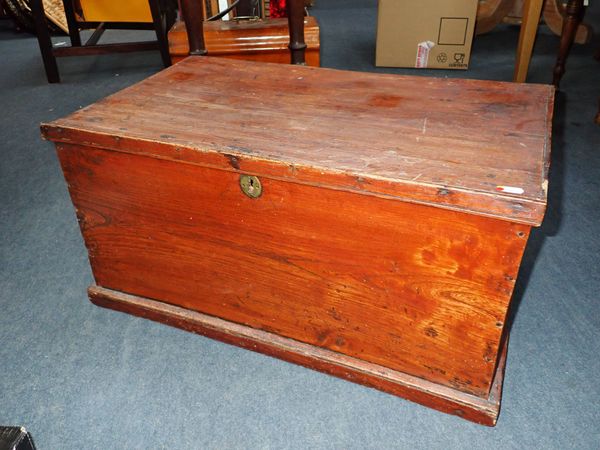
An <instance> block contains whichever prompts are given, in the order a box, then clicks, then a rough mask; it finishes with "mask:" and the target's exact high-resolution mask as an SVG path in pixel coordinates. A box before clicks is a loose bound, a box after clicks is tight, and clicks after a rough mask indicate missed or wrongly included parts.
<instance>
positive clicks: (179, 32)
mask: <svg viewBox="0 0 600 450" xmlns="http://www.w3.org/2000/svg"><path fill="white" fill-rule="evenodd" d="M304 38H305V41H306V44H307V46H308V47H307V49H306V63H307V64H308V65H309V66H314V67H318V66H319V64H320V58H319V56H320V36H319V24H318V23H317V19H315V18H314V17H312V16H310V17H305V20H304ZM204 40H205V44H206V49H207V51H208V54H209V55H211V56H226V57H228V58H239V59H249V60H251V61H264V62H272V63H280V64H289V63H290V50H289V48H288V45H289V43H290V35H289V31H288V23H287V19H269V20H256V21H254V20H251V21H236V20H228V21H213V22H204ZM169 52H170V53H171V59H172V60H173V63H176V62H179V61H181V60H182V59H184V58H186V57H187V56H188V54H189V44H188V40H187V32H186V29H185V23H184V22H183V21H178V22H176V23H175V25H173V27H172V28H171V30H170V31H169Z"/></svg>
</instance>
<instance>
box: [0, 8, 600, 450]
mask: <svg viewBox="0 0 600 450" xmlns="http://www.w3.org/2000/svg"><path fill="white" fill-rule="evenodd" d="M316 3H317V6H316V8H314V14H315V15H316V16H317V17H318V19H319V20H320V23H321V26H322V63H323V66H325V67H336V68H344V69H351V70H362V71H376V70H377V69H375V68H374V67H373V60H374V40H375V22H376V3H375V1H374V0H368V1H367V0H365V1H358V0H355V1H342V0H317V2H316ZM592 4H593V5H592V7H591V8H590V10H589V12H588V21H590V22H591V23H593V24H594V25H596V28H597V30H600V20H599V19H600V5H599V4H598V2H592ZM122 36H123V35H119V34H113V35H112V38H113V39H118V38H121V37H122ZM517 36H518V30H517V29H516V28H512V27H507V26H503V27H500V28H498V29H496V30H495V31H493V32H492V33H489V34H487V35H484V36H480V37H477V38H476V40H475V42H474V48H473V55H472V62H471V67H470V69H469V70H468V71H466V72H460V71H455V72H453V71H422V72H414V71H412V70H392V69H386V70H385V71H388V72H397V73H413V74H417V75H423V76H441V77H469V78H480V79H494V80H510V79H511V76H512V70H513V69H512V67H513V64H514V51H515V47H516V42H517ZM109 38H111V36H109ZM61 39H62V38H57V40H61ZM62 40H64V39H62ZM557 45H558V38H557V37H556V36H553V35H552V34H551V33H550V32H549V31H548V30H547V29H542V30H541V32H540V35H539V38H538V41H537V44H536V47H535V55H534V58H533V61H532V67H531V70H530V76H529V80H530V81H531V82H539V83H547V82H549V81H550V80H551V71H552V66H553V63H554V58H555V54H556V48H557ZM598 48H600V41H599V40H598V39H597V38H596V39H595V40H594V42H593V43H592V44H591V45H586V46H576V47H575V48H574V49H573V52H572V56H571V58H570V60H569V64H568V71H567V74H566V75H565V77H564V82H563V86H562V88H563V91H562V92H561V93H560V94H559V97H558V101H557V109H556V117H555V122H554V138H553V155H552V169H551V180H550V198H549V207H548V212H547V215H546V220H545V222H544V225H543V226H542V227H541V228H540V229H537V230H536V231H535V232H534V233H533V236H532V238H531V241H530V243H529V247H528V250H527V254H526V258H525V263H524V267H523V270H522V273H521V277H520V279H519V282H518V288H517V291H516V293H515V302H516V305H517V307H516V308H515V314H514V321H513V324H512V338H511V343H510V348H509V354H508V363H507V370H506V381H505V385H504V400H503V407H502V413H501V415H500V419H499V422H498V425H497V426H496V428H491V429H490V428H486V427H482V426H478V425H475V424H472V423H469V422H466V421H463V420H461V419H459V418H456V417H451V416H447V415H444V414H441V413H438V412H435V411H432V410H429V409H427V408H424V407H421V406H418V405H416V404H413V403H410V402H408V401H404V400H402V399H400V398H396V397H393V396H390V395H386V394H384V393H381V392H378V391H376V390H373V389H368V388H365V387H361V386H358V385H354V384H352V383H348V382H345V381H341V380H338V379H335V378H332V377H329V376H326V375H322V374H320V373H317V372H314V371H311V370H308V369H304V368H301V367H297V366H294V365H292V364H288V363H284V362H281V361H278V360H275V359H272V358H269V357H266V356H262V355H259V354H255V353H251V352H248V351H244V350H241V349H238V348H235V347H232V346H228V345H225V344H221V343H219V342H215V341H212V340H209V339H205V338H203V337H199V336H196V335H193V334H189V333H186V332H183V331H180V330H177V329H174V328H169V327H167V326H163V325H160V324H156V323H153V322H149V321H145V320H142V319H138V318H134V317H131V316H127V315H125V314H120V313H116V312H113V311H109V310H105V309H102V308H98V307H95V306H93V305H92V304H90V303H89V302H88V301H87V299H86V287H87V286H88V285H89V284H90V283H91V282H92V275H91V272H90V269H89V265H88V261H87V257H86V252H85V249H84V246H83V242H82V240H81V237H80V234H79V230H78V227H77V222H76V219H75V214H74V211H73V208H72V206H71V204H70V201H69V197H68V193H67V190H66V186H65V182H64V180H63V178H62V174H61V171H60V168H59V165H58V162H57V159H56V156H55V154H54V151H53V147H52V145H51V144H50V143H48V142H43V141H42V140H41V139H40V133H39V128H38V126H39V123H40V122H42V121H48V120H51V119H54V118H58V117H60V116H64V115H66V114H68V113H70V112H72V111H74V110H76V109H78V108H80V107H82V106H84V105H88V104H90V103H92V102H94V101H95V100H97V99H100V98H102V97H105V96H106V95H108V94H111V93H113V92H115V91H117V90H119V89H121V88H123V87H125V86H128V85H131V84H132V83H134V82H136V81H138V80H142V79H144V78H145V77H147V76H148V75H150V74H152V73H155V72H157V71H158V70H160V69H161V65H160V58H159V56H158V54H157V53H156V54H155V53H139V54H131V55H126V56H124V55H111V56H101V57H100V56H98V57H86V58H71V59H62V60H60V62H59V65H60V70H61V73H62V77H63V83H62V84H60V85H48V84H46V81H45V77H44V73H43V69H42V64H41V59H40V55H39V51H38V48H37V43H36V41H35V39H34V38H32V37H31V36H28V35H25V34H17V33H14V32H13V31H12V27H11V26H10V24H8V23H7V22H5V21H0V105H1V112H0V114H1V116H0V424H19V425H25V426H27V427H28V428H29V429H30V430H31V432H32V433H33V436H34V439H35V440H36V442H37V444H38V447H39V448H40V449H41V450H45V449H111V448H127V449H129V448H131V449H138V448H139V449H153V448H173V449H188V448H189V449H196V448H198V449H199V448H211V449H228V448H234V449H237V448H242V449H244V448H276V449H279V448H294V449H296V448H297V449H305V448H335V449H364V448H381V449H387V448H400V449H402V448H407V449H413V448H419V449H420V448H427V449H429V448H439V449H455V448H456V449H464V448H473V449H487V448H518V449H521V448H525V449H538V448H554V449H569V448H573V449H598V448H600V387H599V381H598V374H599V373H600V303H599V302H600V294H599V292H600V271H599V270H598V266H599V262H600V257H599V254H600V238H599V236H600V198H599V193H600V182H599V179H600V127H599V126H596V125H594V124H593V123H592V117H593V115H594V113H595V109H596V106H597V104H596V100H597V98H598V96H600V63H598V62H596V61H595V60H594V59H593V58H592V54H593V51H594V50H596V49H598Z"/></svg>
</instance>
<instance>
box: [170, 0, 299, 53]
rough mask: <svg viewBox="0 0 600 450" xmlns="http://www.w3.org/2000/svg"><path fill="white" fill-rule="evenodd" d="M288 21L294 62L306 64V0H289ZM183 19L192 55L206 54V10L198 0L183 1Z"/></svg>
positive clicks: (290, 46)
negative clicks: (204, 23)
mask: <svg viewBox="0 0 600 450" xmlns="http://www.w3.org/2000/svg"><path fill="white" fill-rule="evenodd" d="M286 6H287V9H288V23H289V29H290V45H289V48H290V52H291V63H292V64H302V65H305V64H306V59H305V50H306V43H305V42H304V0H288V2H287V5H286ZM181 8H182V11H181V12H182V15H183V20H184V21H185V26H186V29H187V31H188V41H189V44H190V55H196V56H201V55H206V54H207V51H206V45H205V43H204V27H203V22H204V11H203V8H202V3H201V2H200V1H198V0H182V1H181Z"/></svg>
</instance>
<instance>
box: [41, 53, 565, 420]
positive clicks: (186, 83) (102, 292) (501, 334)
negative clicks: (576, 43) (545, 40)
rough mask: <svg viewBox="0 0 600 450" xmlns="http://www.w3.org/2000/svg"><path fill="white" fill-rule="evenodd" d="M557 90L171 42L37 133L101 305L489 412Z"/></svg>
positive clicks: (538, 211) (449, 405)
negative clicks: (73, 217)
mask: <svg viewBox="0 0 600 450" xmlns="http://www.w3.org/2000/svg"><path fill="white" fill-rule="evenodd" d="M553 92H554V90H553V88H552V87H549V86H535V85H533V86H532V85H516V84H511V83H497V82H485V81H472V80H447V79H445V80H443V79H431V78H418V77H401V76H391V75H376V74H365V73H352V72H343V71H335V70H326V69H315V68H310V67H299V66H289V65H277V64H260V63H253V62H248V61H236V60H228V59H224V58H212V57H202V58H187V59H185V60H183V61H182V62H181V63H179V64H177V65H176V66H175V67H173V68H170V69H167V70H165V71H163V72H161V73H159V74H157V75H155V76H153V77H151V78H149V79H147V80H145V81H143V82H142V83H139V84H138V85H135V86H133V87H131V88H128V89H126V90H124V91H122V92H120V93H118V94H115V95H114V96H111V97H109V98H107V99H105V100H103V101H101V102H99V103H97V104H95V105H92V106H90V107H87V108H84V109H82V110H80V111H78V112H76V113H74V114H72V115H71V116H69V117H67V118H64V119H60V120H58V121H55V122H53V123H51V124H46V125H43V127H42V129H43V133H44V135H45V136H46V137H47V138H49V139H51V140H53V141H55V142H56V144H57V149H58V155H59V158H60V162H61V165H62V168H63V171H64V174H65V178H66V180H67V182H68V185H69V192H70V194H71V198H72V200H73V203H74V205H75V208H76V211H77V217H78V219H79V221H80V226H81V230H82V234H83V237H84V240H85V243H86V246H87V248H88V251H89V256H90V262H91V265H92V270H93V274H94V277H95V280H96V284H97V285H98V286H99V287H98V288H93V289H92V290H91V291H90V292H91V296H92V298H93V300H94V301H95V302H96V303H99V304H103V305H104V306H109V307H112V308H115V309H121V310H124V311H129V312H132V313H134V314H139V315H144V316H149V317H151V318H154V319H155V320H161V321H166V322H169V323H173V324H175V325H176V326H180V327H182V328H186V329H192V330H194V331H199V332H202V333H204V334H207V335H213V336H214V337H217V338H219V339H222V340H225V341H227V342H232V343H235V344H237V345H243V346H247V345H255V346H256V347H255V348H256V349H257V350H259V351H263V352H265V353H268V354H272V355H275V356H278V357H282V358H284V359H287V360H290V361H294V362H298V363H301V364H305V365H308V366H310V367H314V368H317V369H318V370H323V371H325V372H328V373H333V374H335V375H337V376H342V377H346V378H354V379H355V380H356V381H358V382H360V383H363V384H367V385H370V386H374V387H377V388H379V389H382V390H385V391H388V392H392V393H396V394H397V395H402V396H405V397H407V398H409V399H413V400H415V401H417V402H421V403H424V404H428V405H430V406H432V407H434V408H437V409H440V410H444V411H446V412H450V413H455V414H459V415H461V414H462V415H463V416H464V417H465V418H469V419H470V420H474V421H478V422H483V423H487V424H492V423H493V421H495V417H496V416H497V412H498V405H499V389H500V387H499V384H498V380H499V379H501V372H502V370H503V364H504V363H503V350H502V349H503V345H504V344H503V343H504V342H506V339H507V330H506V325H505V321H506V315H507V311H508V308H509V304H510V299H511V295H512V291H513V288H514V283H515V279H516V278H517V275H518V271H519V265H520V262H521V258H522V254H523V251H524V248H525V245H526V241H527V238H528V235H529V231H530V227H531V226H532V225H537V224H539V223H540V222H541V220H542V217H543V214H544V210H545V207H546V191H547V170H548V165H549V151H550V127H551V125H550V122H551V117H552V103H553ZM242 174H251V175H255V176H258V178H259V179H260V181H261V183H262V187H263V193H262V195H261V196H260V197H259V198H256V199H251V198H249V197H247V196H245V195H244V194H243V193H242V191H241V190H240V186H239V177H240V175H242ZM507 191H508V192H507ZM107 290H109V291H107ZM121 293H125V294H121ZM148 299H153V300H156V301H157V302H160V303H157V302H152V300H148ZM148 302H150V303H148ZM173 308H176V309H173ZM179 308H180V309H181V310H180V309H179ZM181 311H184V312H185V313H186V314H188V315H187V316H186V317H184V318H182V316H181V314H180V313H181ZM209 319H210V320H209ZM211 320H212V321H214V320H217V321H218V320H221V322H218V326H217V325H215V323H216V322H215V323H213V322H210V321H211ZM209 323H212V325H210V324H209ZM213 325H214V326H213ZM232 327H233V328H232ZM235 327H237V328H235ZM234 329H235V330H238V331H240V330H242V331H240V333H241V334H240V333H238V331H235V332H234V331H232V330H234ZM207 330H209V331H207ZM232 333H233V334H232ZM236 333H237V334H236ZM253 333H254V334H253ZM232 336H233V337H232ZM240 336H242V337H240ZM292 344H293V345H292ZM323 355H325V356H323ZM346 366H348V367H349V369H347V368H346ZM499 374H500V375H499ZM411 380H412V381H411ZM414 380H417V381H418V382H413V381H414ZM465 396H466V397H465ZM465 399H468V401H467V400H465ZM457 403H460V404H461V405H465V404H466V405H467V406H466V407H465V408H466V409H465V408H462V407H455V406H456V404H457Z"/></svg>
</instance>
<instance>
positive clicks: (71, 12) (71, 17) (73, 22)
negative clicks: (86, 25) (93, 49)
mask: <svg viewBox="0 0 600 450" xmlns="http://www.w3.org/2000/svg"><path fill="white" fill-rule="evenodd" d="M63 7H64V9H65V17H66V18H67V27H68V28H69V38H70V39H71V45H72V46H73V47H81V36H80V35H79V25H77V19H76V18H75V8H74V7H73V0H63Z"/></svg>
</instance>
